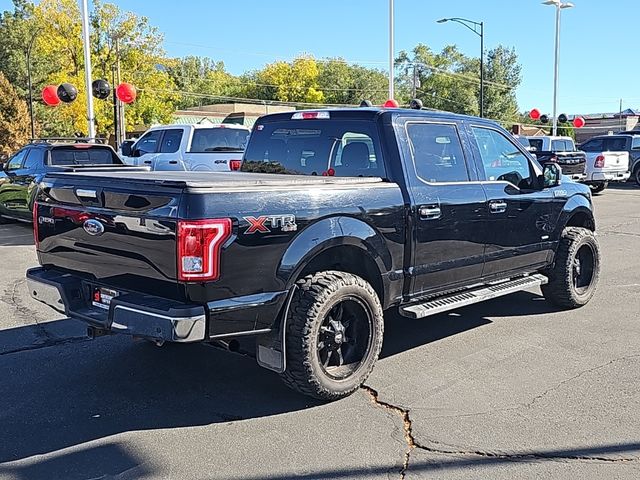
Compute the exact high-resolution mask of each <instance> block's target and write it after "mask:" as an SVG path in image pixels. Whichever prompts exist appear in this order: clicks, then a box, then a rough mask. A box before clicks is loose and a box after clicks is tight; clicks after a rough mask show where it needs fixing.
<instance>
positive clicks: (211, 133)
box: [189, 127, 249, 153]
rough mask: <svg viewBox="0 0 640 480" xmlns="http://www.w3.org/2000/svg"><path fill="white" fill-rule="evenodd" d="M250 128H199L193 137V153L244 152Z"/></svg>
mask: <svg viewBox="0 0 640 480" xmlns="http://www.w3.org/2000/svg"><path fill="white" fill-rule="evenodd" d="M248 138H249V130H245V129H243V128H225V127H220V128H198V129H196V130H195V131H194V132H193V138H192V139H191V150H189V151H190V152H191V153H209V152H242V151H244V149H245V148H246V146H247V139H248Z"/></svg>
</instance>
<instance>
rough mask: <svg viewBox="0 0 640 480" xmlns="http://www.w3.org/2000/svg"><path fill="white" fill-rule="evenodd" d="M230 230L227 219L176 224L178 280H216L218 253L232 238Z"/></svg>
mask: <svg viewBox="0 0 640 480" xmlns="http://www.w3.org/2000/svg"><path fill="white" fill-rule="evenodd" d="M231 229H232V223H231V219H229V218H220V219H214V220H192V221H184V222H178V280H180V281H183V282H203V281H212V280H217V279H218V277H219V276H220V250H221V249H222V245H223V244H224V242H226V241H227V239H228V238H229V237H230V236H231Z"/></svg>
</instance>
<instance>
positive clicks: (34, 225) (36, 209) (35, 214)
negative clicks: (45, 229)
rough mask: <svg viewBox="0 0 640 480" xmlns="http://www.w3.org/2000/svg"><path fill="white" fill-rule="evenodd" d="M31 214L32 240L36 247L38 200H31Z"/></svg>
mask: <svg viewBox="0 0 640 480" xmlns="http://www.w3.org/2000/svg"><path fill="white" fill-rule="evenodd" d="M31 214H32V216H33V241H34V243H35V245H36V248H38V246H39V245H40V237H39V236H38V234H39V233H40V232H39V231H38V202H33V211H32V212H31Z"/></svg>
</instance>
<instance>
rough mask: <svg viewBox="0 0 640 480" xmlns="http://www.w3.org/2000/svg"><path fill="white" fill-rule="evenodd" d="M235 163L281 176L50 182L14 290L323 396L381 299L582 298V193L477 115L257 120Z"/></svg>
mask: <svg viewBox="0 0 640 480" xmlns="http://www.w3.org/2000/svg"><path fill="white" fill-rule="evenodd" d="M260 167H262V168H260ZM245 168H246V169H249V170H254V171H256V170H260V171H263V172H267V171H272V172H277V173H276V174H267V173H247V172H245V173H235V172H228V173H215V174H214V173H211V174H207V173H203V174H201V175H197V176H194V175H193V174H191V173H190V172H149V173H145V174H139V173H128V172H122V173H100V172H96V173H93V172H87V173H86V174H78V173H76V174H73V175H70V174H63V173H52V174H49V175H47V176H46V178H45V182H44V186H43V188H42V189H41V192H40V194H39V197H38V201H37V204H36V212H37V216H38V218H39V219H41V221H39V222H38V224H37V227H38V228H37V229H36V231H35V238H36V246H37V253H38V259H39V262H40V264H41V267H38V268H34V269H31V270H29V271H28V272H27V278H28V285H29V291H30V292H31V294H32V295H33V297H34V298H35V299H37V300H40V301H42V302H44V303H46V304H48V305H50V306H52V307H53V308H56V309H58V310H60V311H63V312H64V313H65V314H66V315H68V316H71V317H74V318H78V319H80V320H83V321H85V322H86V323H87V324H88V325H89V329H90V330H89V331H90V334H91V335H93V336H98V335H103V334H115V333H121V334H129V335H135V336H138V337H144V338H148V339H151V340H153V341H155V342H157V343H158V344H162V343H163V342H166V341H173V342H208V343H213V344H217V345H220V346H224V347H225V348H229V349H237V348H238V342H239V341H244V342H247V341H248V340H249V339H252V340H253V341H254V342H255V343H254V348H255V355H256V357H257V361H258V363H259V364H260V365H261V366H263V367H266V368H268V369H271V370H274V371H276V372H278V373H280V375H281V376H282V378H283V380H284V381H285V383H286V384H287V385H289V386H290V387H292V388H294V389H296V390H298V391H299V392H302V393H304V394H307V395H311V396H314V397H318V398H323V399H337V398H340V397H344V396H346V395H348V394H350V393H352V392H354V391H355V390H356V389H357V388H358V387H359V386H360V385H361V384H362V383H363V382H364V381H365V379H366V378H367V377H368V375H369V374H370V372H371V370H372V368H373V365H374V363H375V361H376V359H377V358H378V354H379V353H380V348H381V346H382V337H383V326H384V322H383V311H385V310H391V309H393V310H397V311H399V313H400V314H402V315H404V316H407V317H410V318H423V317H427V316H430V315H434V314H438V313H441V312H444V311H447V310H452V309H457V308H459V307H462V306H465V305H469V304H472V303H476V302H480V301H483V300H486V299H489V298H495V297H498V296H501V295H506V294H509V293H512V292H516V291H519V290H523V289H529V288H531V287H536V286H538V285H540V286H542V291H543V293H544V295H545V297H546V298H547V299H548V300H550V301H551V302H553V303H555V304H557V305H559V306H560V307H563V308H575V307H580V306H582V305H585V304H586V303H587V302H588V301H589V300H590V299H591V297H592V295H593V294H594V290H595V286H596V283H597V280H598V275H599V268H600V254H599V248H598V243H597V241H596V238H595V236H594V230H595V222H594V217H593V211H592V203H591V193H590V191H589V188H588V187H586V186H585V185H582V184H579V183H574V182H571V181H565V179H566V177H564V178H563V177H562V175H561V171H560V170H561V169H560V167H559V166H558V164H557V163H553V162H549V163H547V164H545V165H544V166H541V165H540V164H539V163H538V161H537V160H535V158H534V157H532V156H531V155H530V154H529V153H528V152H527V150H525V149H524V147H522V146H521V145H520V144H519V143H518V142H517V141H516V140H515V139H514V138H513V137H512V136H511V135H510V134H509V133H508V132H507V131H506V130H504V129H503V128H502V127H500V126H499V125H498V124H496V123H494V122H491V121H488V120H486V119H481V118H474V117H466V116H460V115H454V114H449V113H444V112H432V111H419V110H404V109H380V108H362V109H357V108H352V109H339V110H320V111H304V112H295V113H293V114H292V113H280V114H273V115H267V116H264V117H262V118H260V119H258V121H257V123H256V125H255V128H254V131H253V133H252V135H251V138H250V140H249V144H248V146H247V149H246V152H245V155H244V163H243V170H244V169H245ZM278 173H279V174H278ZM77 191H87V192H96V194H98V192H100V195H97V198H98V200H97V201H96V200H89V199H87V197H78V196H77V195H73V194H72V192H77ZM388 318H393V317H392V316H390V317H388ZM245 351H249V350H245Z"/></svg>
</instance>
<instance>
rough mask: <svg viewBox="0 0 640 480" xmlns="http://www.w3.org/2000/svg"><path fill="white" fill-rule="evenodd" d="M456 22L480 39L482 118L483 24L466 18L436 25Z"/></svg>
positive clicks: (481, 108)
mask: <svg viewBox="0 0 640 480" xmlns="http://www.w3.org/2000/svg"><path fill="white" fill-rule="evenodd" d="M445 22H456V23H459V24H460V25H464V26H465V27H467V28H468V29H469V30H471V31H472V32H473V33H475V34H476V35H478V36H479V37H480V102H479V103H480V108H479V110H480V116H481V117H484V22H474V21H473V20H468V19H466V18H459V17H454V18H441V19H440V20H438V23H445Z"/></svg>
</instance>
